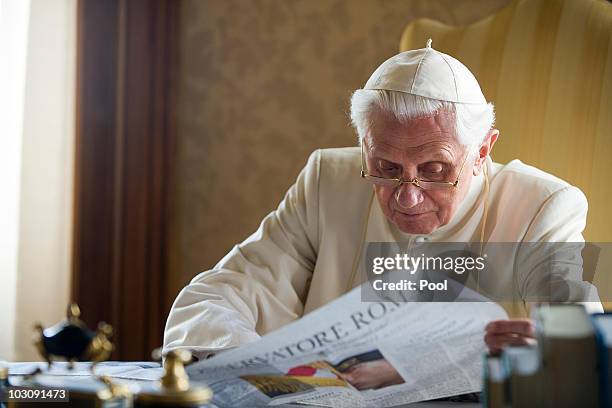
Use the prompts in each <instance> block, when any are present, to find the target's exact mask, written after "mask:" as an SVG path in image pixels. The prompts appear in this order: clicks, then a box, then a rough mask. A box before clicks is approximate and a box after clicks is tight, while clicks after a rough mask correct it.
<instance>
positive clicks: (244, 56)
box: [170, 0, 509, 296]
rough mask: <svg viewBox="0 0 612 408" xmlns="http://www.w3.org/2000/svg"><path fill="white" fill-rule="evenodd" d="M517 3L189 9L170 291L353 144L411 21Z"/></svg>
mask: <svg viewBox="0 0 612 408" xmlns="http://www.w3.org/2000/svg"><path fill="white" fill-rule="evenodd" d="M508 3H509V1H508V0H184V1H183V3H182V11H181V25H180V41H181V46H180V47H181V48H180V51H181V61H180V67H181V68H180V72H179V78H178V82H177V83H178V85H179V107H178V136H179V147H178V154H179V158H178V161H179V169H178V192H177V193H178V195H177V201H176V203H177V214H178V217H177V221H176V225H175V227H176V229H175V231H174V234H173V236H174V237H175V239H174V242H173V244H174V248H173V250H172V254H173V261H172V262H173V267H174V270H175V271H176V279H175V281H174V282H172V285H171V288H170V290H171V292H174V294H175V293H176V291H178V290H179V289H180V288H181V287H182V286H183V285H184V284H185V283H186V282H188V281H189V280H190V279H191V278H192V277H193V276H195V275H196V274H197V273H198V272H200V271H202V270H206V269H209V268H210V267H212V266H213V265H214V264H215V263H216V262H217V261H218V260H219V259H220V258H221V257H222V256H223V255H224V254H225V253H226V252H227V251H228V250H229V249H230V248H231V247H232V246H233V245H234V244H235V243H237V242H240V241H242V240H243V239H244V238H246V237H247V236H248V235H249V234H250V233H252V232H253V231H255V229H256V228H257V226H258V225H259V222H260V221H261V219H262V218H263V217H264V216H265V215H266V214H267V213H269V212H270V211H271V210H273V209H274V208H275V207H276V206H277V204H278V202H279V201H280V200H281V199H282V197H283V195H284V193H285V191H286V190H287V188H288V187H289V186H290V185H291V184H292V183H293V181H294V180H295V177H296V176H297V174H298V172H299V171H300V169H301V168H302V167H303V165H304V164H305V162H306V159H307V157H308V155H309V154H310V152H312V151H313V150H314V149H316V148H319V147H332V146H348V145H354V144H355V142H356V139H355V135H354V134H353V131H352V129H351V127H350V126H349V119H348V114H347V112H348V99H349V96H350V94H351V91H352V90H354V89H357V88H359V87H361V86H362V85H363V84H364V83H365V81H366V80H367V78H368V77H369V75H370V74H371V72H372V71H373V70H374V69H375V68H376V67H377V66H378V65H379V64H380V63H381V62H382V61H384V60H385V59H386V58H388V57H390V56H391V55H393V54H395V53H396V52H397V51H398V47H399V40H400V35H401V33H402V30H403V28H404V26H405V25H406V24H407V23H409V22H410V21H412V20H413V19H415V18H418V17H430V18H434V19H437V20H440V21H442V22H445V23H449V24H467V23H471V22H473V21H476V20H478V19H480V18H482V17H485V16H487V15H489V14H491V13H493V12H495V11H496V10H498V9H499V8H501V7H503V6H505V5H506V4H508ZM434 46H435V39H434ZM171 295H172V296H173V294H171Z"/></svg>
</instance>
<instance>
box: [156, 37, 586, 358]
mask: <svg viewBox="0 0 612 408" xmlns="http://www.w3.org/2000/svg"><path fill="white" fill-rule="evenodd" d="M351 118H352V122H353V125H354V127H355V128H356V130H357V133H358V135H359V142H360V143H359V144H360V147H352V148H340V149H324V150H317V151H315V152H314V153H313V154H312V155H311V156H310V158H309V160H308V163H307V164H306V167H305V168H304V169H303V170H302V172H301V173H300V175H299V177H298V179H297V181H296V183H295V184H294V185H293V186H292V187H291V188H290V189H289V191H288V192H287V194H286V196H285V198H284V200H283V201H282V202H281V203H280V205H279V207H278V208H277V209H276V210H275V211H273V212H272V213H270V214H269V215H268V216H267V217H266V218H265V219H264V220H263V221H262V223H261V226H260V227H259V229H258V230H257V231H256V232H255V233H254V234H253V235H251V236H250V237H249V238H247V239H246V240H245V241H244V242H242V243H241V244H239V245H236V246H235V247H234V248H233V249H232V250H231V251H230V253H229V254H227V255H226V256H225V257H224V258H223V259H222V260H221V261H220V262H219V263H218V264H217V265H215V267H214V268H213V269H211V270H209V271H206V272H203V273H201V274H200V275H198V276H196V277H195V278H194V279H193V280H192V282H191V283H190V284H189V285H188V286H187V287H185V288H184V289H183V290H182V291H181V293H180V294H179V296H178V298H177V299H176V301H175V303H174V305H173V307H172V310H171V312H170V316H169V318H168V322H167V325H166V332H165V338H164V350H165V351H166V352H167V351H169V350H172V349H176V348H188V349H190V350H191V351H193V352H194V353H195V355H196V356H198V357H199V358H203V357H206V356H207V355H210V354H211V353H215V352H218V351H220V350H224V349H227V348H231V347H236V346H239V345H242V344H245V343H249V342H252V341H255V340H257V339H258V338H259V337H260V336H261V335H264V334H266V333H268V332H270V331H272V330H274V329H277V328H279V327H281V326H283V325H285V324H287V323H289V322H291V321H293V320H295V319H298V318H300V317H301V316H302V315H304V314H305V313H308V312H310V311H312V310H313V309H316V308H318V307H319V306H322V305H324V304H326V303H327V302H329V301H331V300H333V299H335V298H336V297H338V296H340V295H342V294H344V293H346V292H347V291H349V290H350V289H352V288H353V287H355V286H357V285H359V284H360V278H359V274H358V273H357V272H356V271H357V270H359V268H360V263H361V262H362V259H363V250H364V245H365V244H366V243H367V242H381V241H383V242H384V241H387V242H389V241H390V242H393V241H406V242H485V243H486V242H576V241H578V242H580V241H583V237H582V235H581V234H582V230H583V229H584V227H585V222H586V213H587V201H586V198H585V197H584V195H583V194H582V192H581V191H580V190H579V189H578V188H576V187H572V186H571V185H569V184H568V183H566V182H564V181H562V180H560V179H558V178H556V177H553V176H551V175H549V174H546V173H544V172H542V171H540V170H538V169H535V168H533V167H530V166H527V165H525V164H523V163H521V162H520V161H518V160H514V161H512V162H510V163H508V164H507V165H500V164H496V163H493V162H492V161H491V159H490V153H491V150H492V148H493V146H494V145H495V142H496V140H497V139H498V136H499V131H498V130H497V129H495V128H493V124H494V109H493V105H492V104H491V103H487V102H486V100H485V98H484V96H483V94H482V91H481V90H480V86H479V85H478V82H477V81H476V79H475V78H474V76H473V75H472V74H471V73H470V71H469V70H468V69H467V68H466V67H465V66H464V65H463V64H461V63H460V62H459V61H457V60H456V59H454V58H452V57H450V56H449V55H446V54H443V53H440V52H438V51H436V50H435V49H433V48H432V47H431V44H430V43H429V44H427V47H426V48H423V49H419V50H412V51H408V52H404V53H400V54H398V55H396V56H394V57H392V58H390V59H389V60H387V61H385V62H384V63H383V64H382V65H381V66H380V67H379V68H378V69H377V70H376V71H375V72H374V73H373V74H372V76H371V77H370V79H369V80H368V81H367V83H366V85H365V87H364V88H363V89H360V90H357V91H355V93H354V94H353V96H352V99H351ZM495 278H496V279H495V282H496V283H495V284H499V285H506V284H508V285H509V284H511V282H513V279H514V278H513V276H512V270H511V269H510V272H509V273H506V272H505V271H502V272H501V273H500V276H499V277H495ZM520 279H523V280H524V282H521V286H522V287H528V286H529V279H530V277H529V276H521V277H520ZM519 314H520V313H519ZM530 337H533V328H532V326H531V323H530V322H529V320H510V321H499V322H495V323H493V324H491V325H489V326H488V332H487V337H486V341H487V344H488V345H489V346H490V347H491V348H492V349H496V348H498V347H500V346H501V345H502V344H508V343H510V344H524V343H526V342H528V341H530Z"/></svg>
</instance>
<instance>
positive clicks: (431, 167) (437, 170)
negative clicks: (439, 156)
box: [422, 163, 444, 174]
mask: <svg viewBox="0 0 612 408" xmlns="http://www.w3.org/2000/svg"><path fill="white" fill-rule="evenodd" d="M422 171H423V173H427V174H442V173H443V172H444V166H443V165H441V164H440V163H432V164H428V165H426V166H424V167H423V168H422Z"/></svg>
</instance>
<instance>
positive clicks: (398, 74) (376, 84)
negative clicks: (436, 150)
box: [363, 39, 487, 104]
mask: <svg viewBox="0 0 612 408" xmlns="http://www.w3.org/2000/svg"><path fill="white" fill-rule="evenodd" d="M363 89H379V90H387V91H399V92H406V93H409V94H413V95H419V96H424V97H426V98H431V99H438V100H441V101H448V102H458V103H483V104H484V103H487V101H486V99H485V97H484V95H483V94H482V90H481V89H480V85H478V81H477V80H476V78H475V77H474V75H473V74H472V73H471V72H470V70H469V69H467V67H466V66H465V65H463V64H462V63H461V62H459V61H457V60H456V59H455V58H453V57H451V56H450V55H446V54H444V53H441V52H440V51H436V50H434V49H433V48H431V39H430V40H428V41H427V46H426V47H425V48H421V49H418V50H410V51H405V52H402V53H399V54H397V55H395V56H393V57H391V58H389V59H388V60H386V61H385V62H383V63H382V64H381V65H380V66H379V67H378V68H376V71H374V73H373V74H372V76H371V77H370V79H368V82H367V83H366V84H365V86H364V87H363Z"/></svg>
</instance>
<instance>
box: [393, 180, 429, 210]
mask: <svg viewBox="0 0 612 408" xmlns="http://www.w3.org/2000/svg"><path fill="white" fill-rule="evenodd" d="M395 200H396V201H397V204H398V206H399V207H400V208H401V209H404V210H407V209H409V208H412V207H414V206H416V205H418V204H420V203H422V202H423V200H424V196H423V190H422V189H421V188H420V187H417V186H415V185H414V184H411V183H404V184H402V185H401V186H399V187H398V188H397V191H396V192H395Z"/></svg>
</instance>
